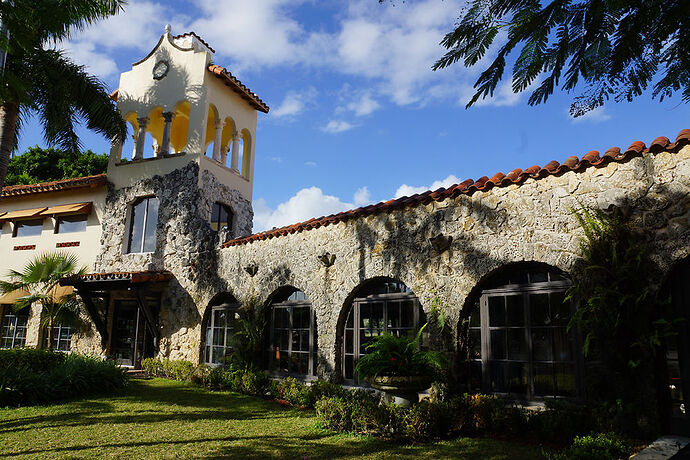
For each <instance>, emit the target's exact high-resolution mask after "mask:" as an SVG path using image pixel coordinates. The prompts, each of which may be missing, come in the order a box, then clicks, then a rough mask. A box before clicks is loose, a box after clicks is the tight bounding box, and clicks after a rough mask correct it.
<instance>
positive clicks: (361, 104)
mask: <svg viewBox="0 0 690 460" xmlns="http://www.w3.org/2000/svg"><path fill="white" fill-rule="evenodd" d="M343 92H345V93H347V94H348V95H349V96H350V97H349V100H348V101H347V102H346V103H345V104H344V105H342V106H340V107H338V109H337V111H338V112H345V111H347V112H352V113H353V114H354V115H355V116H358V117H363V116H366V115H370V114H372V113H374V112H375V111H377V110H378V109H380V108H381V104H379V102H378V101H377V100H376V99H375V98H374V96H372V93H371V91H362V92H359V93H355V94H352V91H351V90H350V85H345V87H344V88H343Z"/></svg>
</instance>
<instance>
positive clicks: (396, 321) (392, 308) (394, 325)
mask: <svg viewBox="0 0 690 460" xmlns="http://www.w3.org/2000/svg"><path fill="white" fill-rule="evenodd" d="M400 309H401V305H400V304H398V303H389V304H388V309H387V314H388V329H398V328H400V327H401V326H402V324H401V322H400Z"/></svg>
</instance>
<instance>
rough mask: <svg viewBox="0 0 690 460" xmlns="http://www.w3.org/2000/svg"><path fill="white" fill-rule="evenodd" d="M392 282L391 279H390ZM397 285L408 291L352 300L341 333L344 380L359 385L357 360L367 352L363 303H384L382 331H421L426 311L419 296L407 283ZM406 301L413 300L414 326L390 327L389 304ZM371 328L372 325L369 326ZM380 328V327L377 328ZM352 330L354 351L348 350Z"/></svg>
mask: <svg viewBox="0 0 690 460" xmlns="http://www.w3.org/2000/svg"><path fill="white" fill-rule="evenodd" d="M389 282H390V281H389ZM396 283H397V285H399V286H403V287H404V288H405V289H406V291H407V292H392V293H387V294H372V295H367V296H363V297H356V298H354V299H353V300H352V304H351V305H350V308H349V310H348V312H347V314H346V315H345V319H344V322H343V327H342V332H341V334H340V337H341V347H340V351H341V353H340V355H341V359H340V375H341V376H342V378H343V382H345V383H347V384H351V385H358V383H357V375H356V372H355V367H356V366H357V361H358V360H359V358H360V357H362V356H364V355H365V354H366V353H362V352H361V350H360V348H361V340H360V334H361V331H362V330H363V329H364V328H362V327H360V317H361V307H362V305H368V304H373V303H382V304H383V306H382V308H383V328H380V329H381V333H386V332H388V331H389V329H391V330H410V331H413V333H414V334H417V333H418V331H419V328H420V327H421V326H422V324H421V321H422V320H423V319H424V317H425V315H424V311H423V310H422V305H421V303H420V301H419V298H418V297H417V296H416V295H415V294H414V293H413V292H412V291H411V290H410V289H409V288H407V286H405V284H403V283H401V282H397V281H396ZM404 301H411V302H412V312H413V313H412V316H413V318H412V327H397V328H389V327H388V310H389V308H388V304H389V302H390V303H394V302H395V303H398V302H404ZM350 315H353V318H352V327H351V328H350V327H348V322H349V318H350ZM369 329H371V327H370V328H369ZM376 329H379V328H376ZM348 331H352V352H351V353H350V352H348V351H347V349H348V341H347V332H348ZM350 357H351V359H352V378H349V377H348V376H347V360H348V359H350Z"/></svg>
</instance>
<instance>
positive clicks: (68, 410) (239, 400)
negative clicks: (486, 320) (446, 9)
mask: <svg viewBox="0 0 690 460" xmlns="http://www.w3.org/2000/svg"><path fill="white" fill-rule="evenodd" d="M315 422H316V419H315V416H314V413H313V412H312V411H303V410H298V409H292V408H285V407H281V406H279V405H277V404H276V403H273V402H270V401H264V400H261V399H259V398H254V397H249V396H243V395H238V394H235V393H228V392H218V393H214V392H209V391H206V390H204V389H202V388H199V387H196V386H193V385H190V384H184V383H179V382H174V381H169V380H162V379H154V380H148V381H143V380H135V381H132V382H131V383H130V386H129V388H128V389H127V390H126V391H123V392H122V393H120V394H118V395H117V396H115V397H109V398H97V399H96V398H94V399H88V400H81V401H75V402H69V403H66V404H59V405H51V406H39V407H25V408H19V409H1V410H0V458H60V457H67V458H137V459H143V458H296V459H304V458H336V457H337V458H347V457H363V458H377V459H378V458H398V457H427V458H459V459H514V460H520V459H530V460H531V459H535V458H540V449H539V448H538V447H531V446H525V445H520V444H514V443H508V442H504V441H497V440H492V439H469V438H464V439H457V440H453V441H444V442H438V443H433V444H429V445H424V446H397V445H394V444H391V443H386V442H383V441H380V440H377V439H374V438H370V437H361V436H350V435H340V434H333V433H331V432H327V431H324V430H321V429H319V428H317V427H316V426H315Z"/></svg>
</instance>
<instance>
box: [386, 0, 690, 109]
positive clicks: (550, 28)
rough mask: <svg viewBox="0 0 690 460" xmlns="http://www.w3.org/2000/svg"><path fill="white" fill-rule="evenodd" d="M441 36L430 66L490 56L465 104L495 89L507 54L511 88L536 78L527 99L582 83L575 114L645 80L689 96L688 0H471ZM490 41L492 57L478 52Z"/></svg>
mask: <svg viewBox="0 0 690 460" xmlns="http://www.w3.org/2000/svg"><path fill="white" fill-rule="evenodd" d="M382 1H384V0H379V2H382ZM441 44H442V45H443V46H444V47H446V49H448V52H447V53H446V54H445V55H444V56H443V57H441V58H440V59H439V60H438V61H437V62H436V64H435V65H434V66H433V69H434V70H437V69H442V68H444V67H448V66H450V65H452V64H454V63H456V62H458V61H461V62H462V63H463V64H464V65H465V66H466V67H471V66H474V65H477V64H479V65H480V66H484V65H485V62H490V64H489V65H488V66H487V67H486V68H485V69H484V70H483V71H482V73H481V75H480V76H479V78H478V80H477V82H476V83H475V88H476V89H477V92H476V93H475V94H474V96H473V97H472V99H471V100H470V102H469V103H468V104H467V106H468V107H470V106H471V105H473V104H474V103H475V102H477V100H479V99H480V98H482V99H483V98H485V97H487V96H493V93H494V90H495V89H496V86H497V85H498V83H499V82H500V81H501V79H502V78H503V75H504V73H505V69H506V61H507V59H509V58H510V59H514V62H513V61H511V62H513V65H512V87H513V91H514V92H516V93H518V92H521V91H525V90H526V89H532V88H533V86H532V85H533V84H534V85H536V89H534V90H533V91H532V94H531V95H530V98H529V104H530V105H536V104H539V103H542V102H545V101H546V100H547V99H548V98H549V96H551V95H552V94H553V92H554V90H556V89H557V88H560V89H561V90H563V91H566V92H571V91H573V90H575V89H577V90H578V91H580V89H581V88H584V90H583V91H582V92H581V94H580V95H578V96H577V97H576V99H575V101H574V103H573V105H572V106H571V109H570V111H571V114H572V115H573V116H579V115H582V114H584V113H586V112H587V111H589V110H592V109H594V108H596V107H599V106H601V105H602V104H604V102H605V101H607V100H609V99H610V98H613V99H614V100H615V101H621V100H626V101H630V100H632V99H633V98H635V97H637V96H639V95H641V94H642V93H643V92H644V91H645V90H647V89H648V88H649V87H650V85H651V86H652V87H653V91H652V95H653V97H654V98H659V100H663V99H664V98H665V97H669V96H671V95H672V94H674V93H675V92H680V93H681V94H682V97H683V100H684V101H685V102H689V101H690V1H688V0H548V1H544V0H471V1H470V2H469V4H468V6H467V7H466V8H464V9H463V11H462V12H461V16H460V18H459V22H458V23H457V26H456V28H455V30H453V31H451V32H449V33H448V34H447V35H446V36H445V37H444V38H443V40H442V41H441ZM492 45H496V47H495V48H494V47H492ZM490 47H491V54H492V55H493V52H494V49H495V52H496V54H495V57H493V60H489V61H484V60H482V58H484V57H485V56H486V54H487V52H488V51H489V49H490ZM511 54H512V56H511ZM579 85H582V86H579Z"/></svg>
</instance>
